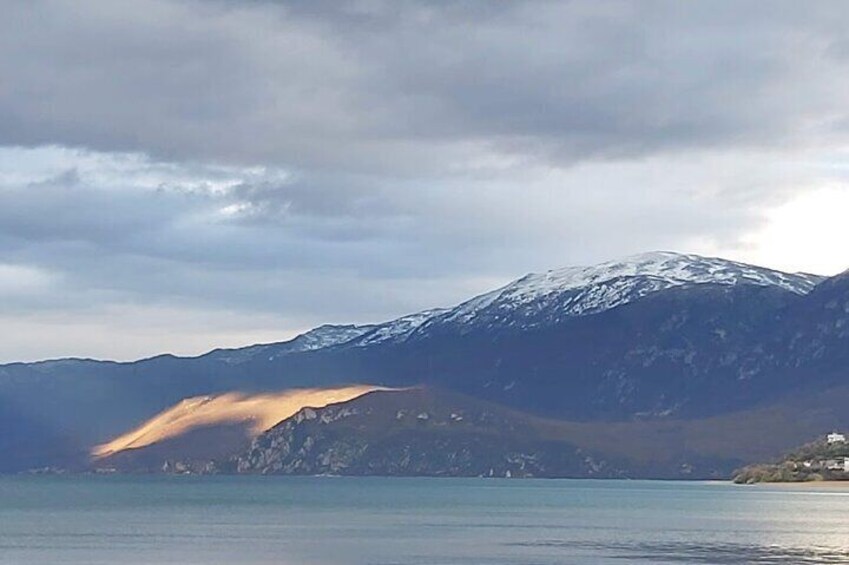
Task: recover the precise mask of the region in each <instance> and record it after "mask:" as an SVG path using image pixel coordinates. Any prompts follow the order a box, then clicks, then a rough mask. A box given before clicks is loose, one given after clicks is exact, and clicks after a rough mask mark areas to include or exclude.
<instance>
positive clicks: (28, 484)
mask: <svg viewBox="0 0 849 565" xmlns="http://www.w3.org/2000/svg"><path fill="white" fill-rule="evenodd" d="M0 563H2V564H4V565H5V564H27V565H29V564H42V563H43V564H50V563H68V564H80V565H82V564H87V565H88V564H91V565H97V564H130V565H135V564H164V563H174V564H223V563H227V564H230V563H233V564H248V565H253V564H263V565H264V564H281V565H337V564H345V565H347V564H374V565H412V564H427V565H438V564H445V565H454V564H457V565H464V564H481V565H484V564H486V565H499V564H523V565H549V564H580V565H583V564H626V563H637V564H646V563H715V564H724V563H756V564H757V563H782V564H784V563H787V564H790V563H792V564H805V563H849V490H839V489H833V488H816V487H814V488H811V487H800V488H792V487H737V486H733V485H729V484H716V483H713V484H711V483H681V482H643V481H570V480H562V481H552V480H539V481H536V480H513V481H510V480H491V479H489V480H475V479H469V480H467V479H378V478H277V477H275V478H272V477H144V478H139V477H5V478H0Z"/></svg>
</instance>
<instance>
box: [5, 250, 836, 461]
mask: <svg viewBox="0 0 849 565" xmlns="http://www.w3.org/2000/svg"><path fill="white" fill-rule="evenodd" d="M847 300H849V277H847V276H846V275H844V276H838V277H835V278H832V279H828V280H824V281H823V279H822V278H821V277H817V276H815V275H807V274H787V273H780V272H777V271H771V270H768V269H763V268H760V267H753V266H748V265H743V264H740V263H735V262H731V261H725V260H722V259H712V258H703V257H698V256H694V255H680V254H673V253H650V254H645V255H640V256H636V257H632V258H629V259H626V260H623V261H618V262H611V263H605V264H602V265H598V266H596V267H587V268H568V269H560V270H556V271H550V272H548V273H545V274H538V275H527V276H525V277H523V278H521V279H518V280H517V281H515V282H513V283H510V284H509V285H507V286H505V287H502V288H501V289H498V290H495V291H492V292H490V293H486V294H483V295H481V296H478V297H476V298H473V299H471V300H469V301H466V302H464V303H462V304H460V305H458V306H456V307H454V308H449V309H436V310H430V311H425V312H420V313H416V314H412V315H410V316H405V317H402V318H398V319H396V320H392V321H389V322H386V323H383V324H373V325H366V326H350V325H349V326H321V327H319V328H316V329H315V330H312V331H310V332H307V333H305V334H303V335H301V336H298V337H296V338H294V339H292V340H289V341H287V342H281V343H276V344H264V345H257V346H251V347H247V348H241V349H235V350H216V351H213V352H210V353H208V354H206V355H202V356H199V357H193V358H180V357H174V356H170V355H162V356H158V357H154V358H151V359H145V360H141V361H137V362H133V363H114V362H108V361H92V360H57V361H49V362H42V363H33V364H24V363H17V364H10V365H3V366H0V406H4V407H6V406H8V407H9V411H10V413H12V412H13V413H15V414H17V415H19V416H16V418H18V417H19V418H20V419H21V421H23V420H26V421H27V422H30V424H29V425H30V427H31V428H32V429H36V428H37V429H39V430H41V431H40V432H39V433H40V434H41V436H43V437H47V436H50V437H62V438H67V441H68V442H69V443H71V444H74V445H77V446H86V447H91V446H94V445H97V444H100V443H104V442H108V441H110V440H113V439H115V438H116V437H117V436H119V435H121V434H123V433H125V432H127V430H130V429H132V428H135V427H137V426H138V425H139V424H140V423H142V422H144V421H146V420H148V419H150V418H152V417H153V416H155V415H156V414H157V413H160V412H162V411H163V410H166V409H168V408H169V407H171V406H173V405H176V404H178V403H179V402H181V401H183V400H185V399H187V398H192V397H198V396H206V395H219V394H226V393H234V392H238V393H241V394H258V393H265V392H278V391H281V390H284V389H292V388H303V387H334V386H339V385H344V384H351V383H367V384H370V385H380V386H389V387H408V386H416V385H428V386H434V387H437V388H438V389H440V390H446V391H453V392H455V393H460V394H462V395H464V396H465V397H469V398H474V399H477V400H480V401H485V402H490V403H495V404H498V405H501V406H503V407H505V409H510V410H515V411H518V412H521V413H524V414H527V415H528V416H529V417H544V418H547V419H552V420H558V421H572V422H587V423H600V424H603V425H613V424H614V423H617V422H628V421H642V420H645V421H688V420H693V421H695V420H702V419H705V418H712V417H717V416H721V415H723V414H729V413H732V412H742V411H746V410H749V409H754V408H755V407H757V406H759V405H763V404H764V403H772V402H778V401H782V399H784V398H791V397H793V395H802V394H808V393H810V392H811V391H816V390H820V389H825V388H828V387H833V386H838V385H840V384H841V383H842V382H844V380H845V367H846V366H847V362H849V354H847V352H849V346H847V345H849V337H847V333H846V328H847V327H849V326H847V324H849V319H847V318H849V306H847V304H849V301H847ZM8 433H9V432H7V431H6V430H0V436H3V435H4V434H7V435H8ZM19 439H20V438H18V439H16V441H15V445H17V446H20V445H21V443H20V441H18V440H19ZM2 440H3V438H2V437H0V442H2ZM47 443H48V442H45V443H44V445H47ZM29 448H32V449H30V451H32V450H35V451H38V449H37V448H38V442H35V443H34V444H33V445H30V446H29V447H28V449H29ZM584 449H589V448H588V447H587V446H584ZM58 452H59V450H56V449H55V448H54V447H50V448H49V449H48V448H46V447H45V448H44V452H43V453H41V455H43V456H44V457H46V458H47V459H50V455H51V453H58ZM15 457H16V455H15V452H14V451H9V452H6V453H2V454H0V459H4V458H5V460H6V461H12V463H9V464H7V468H8V467H9V466H13V462H14V459H15Z"/></svg>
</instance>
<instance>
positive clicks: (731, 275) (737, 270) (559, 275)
mask: <svg viewBox="0 0 849 565" xmlns="http://www.w3.org/2000/svg"><path fill="white" fill-rule="evenodd" d="M636 276H643V277H657V278H659V279H663V280H665V281H667V282H669V283H670V284H672V285H678V284H688V283H713V284H738V283H748V284H755V285H760V286H778V287H781V288H783V289H785V290H789V291H791V292H795V293H797V294H806V293H808V292H810V291H811V290H812V289H813V287H814V286H816V284H817V283H818V282H820V281H821V280H822V277H819V276H816V275H808V274H804V273H797V274H790V273H782V272H780V271H773V270H771V269H766V268H762V267H755V266H753V265H747V264H745V263H738V262H735V261H728V260H726V259H719V258H714V257H701V256H699V255H686V254H681V253H673V252H669V251H655V252H652V253H643V254H640V255H634V256H631V257H627V258H625V259H623V260H621V261H609V262H606V263H600V264H598V265H594V266H591V267H566V268H562V269H555V270H551V271H548V272H546V273H539V274H537V273H531V274H529V275H526V276H525V277H522V278H521V279H519V280H517V281H515V282H513V283H511V284H509V285H508V286H506V287H504V288H502V289H501V291H508V290H512V289H515V290H521V291H522V292H521V295H523V296H527V297H533V296H539V295H541V294H547V293H549V292H554V291H563V290H569V289H574V288H579V287H585V286H589V285H592V284H598V283H602V282H607V281H610V280H612V279H615V278H619V277H636ZM495 292H498V291H495Z"/></svg>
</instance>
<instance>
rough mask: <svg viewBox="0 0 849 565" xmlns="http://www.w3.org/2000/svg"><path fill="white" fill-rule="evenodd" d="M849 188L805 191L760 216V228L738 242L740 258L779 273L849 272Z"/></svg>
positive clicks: (820, 273) (843, 186)
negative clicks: (742, 247)
mask: <svg viewBox="0 0 849 565" xmlns="http://www.w3.org/2000/svg"><path fill="white" fill-rule="evenodd" d="M847 213H849V186H846V185H830V186H827V187H823V188H819V189H816V190H812V191H810V192H805V193H802V194H800V195H798V196H797V197H795V198H794V199H792V200H790V201H789V202H786V203H785V204H782V205H780V206H778V207H776V208H773V209H771V210H768V211H767V212H766V213H765V216H766V225H765V226H764V227H763V228H762V229H761V230H760V231H757V232H755V233H753V234H751V235H749V236H746V237H744V238H743V242H744V244H745V247H746V248H747V249H748V250H749V251H747V252H745V253H743V256H744V257H745V260H747V261H748V262H751V263H756V264H758V265H763V266H766V267H769V268H772V269H778V270H781V271H788V272H797V271H804V272H809V273H816V274H819V275H827V276H830V275H836V274H838V273H841V272H843V271H845V270H846V269H847V268H849V254H845V253H843V252H842V251H843V249H845V246H846V244H847V243H849V220H847Z"/></svg>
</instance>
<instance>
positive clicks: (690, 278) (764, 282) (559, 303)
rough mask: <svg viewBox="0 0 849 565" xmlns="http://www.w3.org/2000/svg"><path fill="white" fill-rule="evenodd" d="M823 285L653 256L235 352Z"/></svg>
mask: <svg viewBox="0 0 849 565" xmlns="http://www.w3.org/2000/svg"><path fill="white" fill-rule="evenodd" d="M822 280H823V277H821V276H818V275H812V274H807V273H784V272H781V271H776V270H772V269H767V268H764V267H757V266H753V265H747V264H745V263H739V262H735V261H729V260H726V259H719V258H713V257H702V256H699V255H693V254H682V253H673V252H668V251H656V252H652V253H643V254H640V255H635V256H632V257H628V258H625V259H622V260H619V261H609V262H606V263H600V264H598V265H594V266H590V267H565V268H561V269H555V270H551V271H547V272H545V273H531V274H528V275H525V276H524V277H522V278H520V279H517V280H516V281H513V282H511V283H510V284H508V285H506V286H503V287H501V288H499V289H496V290H493V291H490V292H487V293H484V294H481V295H479V296H476V297H474V298H472V299H470V300H467V301H466V302H463V303H462V304H460V305H458V306H456V307H454V308H436V309H431V310H424V311H422V312H417V313H414V314H410V315H407V316H403V317H401V318H398V319H395V320H390V321H388V322H384V323H381V324H370V325H362V326H354V325H347V326H334V325H325V326H320V327H318V328H315V329H314V330H311V331H309V332H306V333H304V334H301V335H299V336H298V337H296V338H294V339H293V340H291V341H289V342H286V343H284V344H272V345H263V346H255V347H253V348H248V349H246V350H240V351H241V354H248V355H250V356H254V355H256V354H259V353H263V354H269V356H270V357H272V358H274V357H278V356H280V355H286V354H289V353H296V352H302V351H311V350H316V349H323V348H328V347H334V346H340V345H346V346H351V347H365V346H372V345H376V344H378V343H390V342H395V343H400V342H403V341H405V340H407V339H421V338H424V337H426V336H428V335H432V334H434V333H459V334H466V333H469V332H471V331H473V330H478V329H482V328H484V329H492V330H499V331H503V330H508V331H510V330H515V331H520V330H526V329H533V328H536V327H542V326H549V325H554V324H557V323H560V322H562V321H564V320H565V319H567V318H569V317H573V316H585V315H589V314H594V313H598V312H603V311H605V310H609V309H611V308H615V307H617V306H622V305H624V304H628V303H629V302H633V301H634V300H638V299H640V298H642V297H644V296H647V295H649V294H652V293H655V292H659V291H662V290H666V289H669V288H674V287H680V286H684V285H693V284H719V285H738V284H746V285H755V286H766V287H769V286H772V287H777V288H781V289H784V290H786V291H789V292H793V293H795V294H799V295H803V294H807V293H808V292H810V291H811V290H812V289H813V288H814V287H815V286H816V285H817V284H818V283H819V282H820V281H822ZM258 348H261V349H258ZM234 353H235V352H234ZM231 357H232V356H231ZM237 358H239V357H238V356H237V357H232V359H237ZM237 362H238V361H237Z"/></svg>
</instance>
